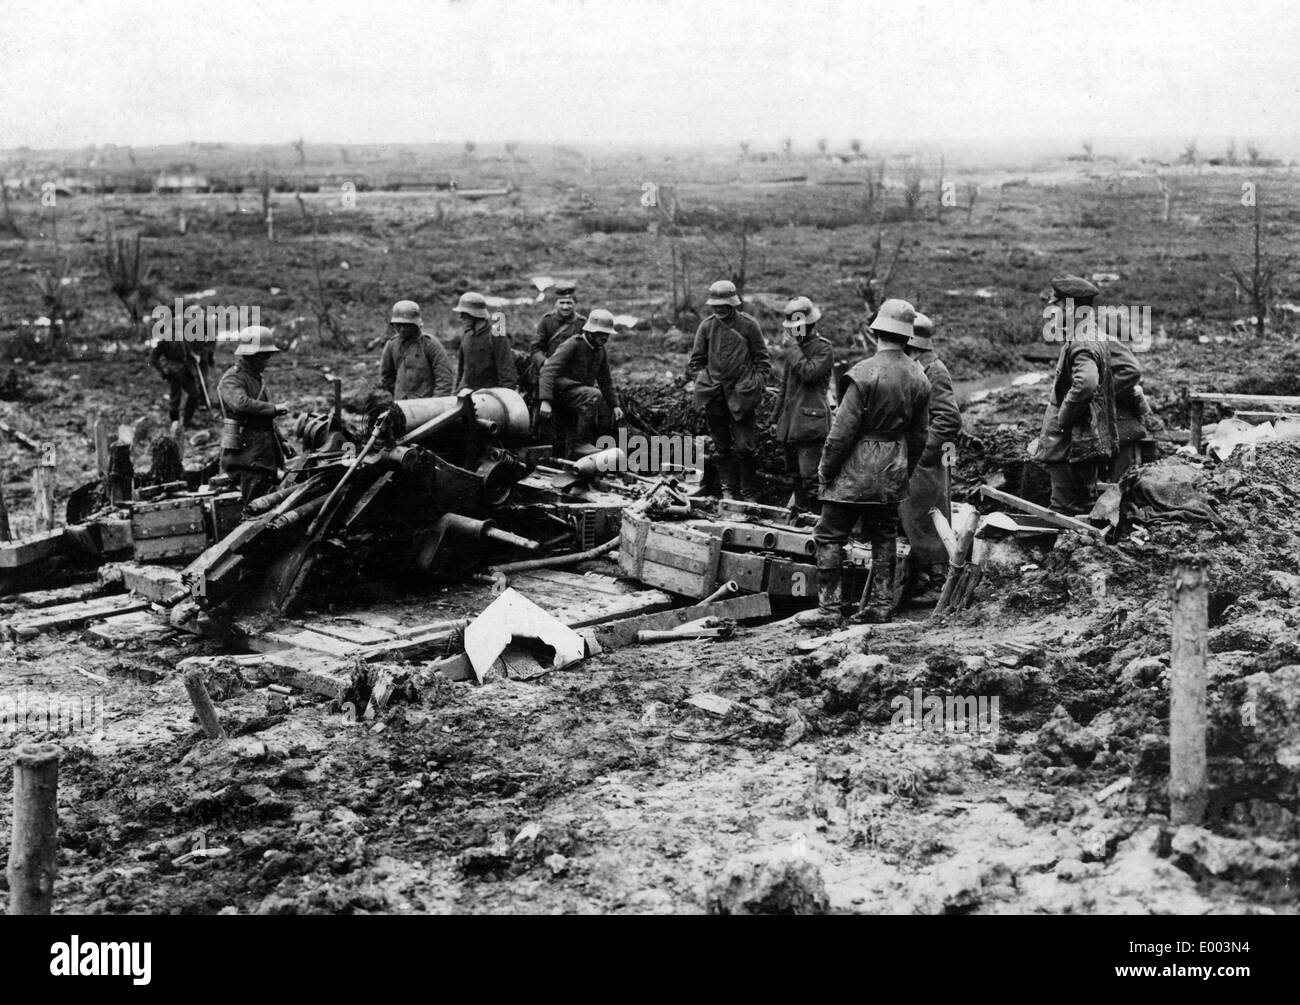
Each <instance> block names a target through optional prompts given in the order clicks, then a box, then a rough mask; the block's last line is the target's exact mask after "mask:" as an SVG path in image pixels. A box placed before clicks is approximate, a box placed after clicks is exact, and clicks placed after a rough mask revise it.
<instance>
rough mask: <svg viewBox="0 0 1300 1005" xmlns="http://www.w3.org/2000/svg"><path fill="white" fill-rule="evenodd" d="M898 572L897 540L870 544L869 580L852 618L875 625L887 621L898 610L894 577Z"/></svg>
mask: <svg viewBox="0 0 1300 1005" xmlns="http://www.w3.org/2000/svg"><path fill="white" fill-rule="evenodd" d="M897 573H898V542H897V541H894V540H892V539H891V540H889V541H886V542H885V543H884V544H875V543H873V544H872V545H871V582H870V583H869V585H868V593H867V595H866V596H865V597H863V598H862V609H861V610H860V611H859V612H858V614H857V615H855V616H854V618H853V620H854V621H858V622H861V623H863V624H869V625H876V624H881V623H883V622H886V621H889V620H891V619H892V618H893V617H894V612H895V611H896V610H898V601H897V599H896V594H895V592H894V590H895V583H894V579H895V577H896V576H897Z"/></svg>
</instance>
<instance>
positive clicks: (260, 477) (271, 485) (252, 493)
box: [230, 468, 276, 506]
mask: <svg viewBox="0 0 1300 1005" xmlns="http://www.w3.org/2000/svg"><path fill="white" fill-rule="evenodd" d="M230 474H232V475H238V477H239V501H240V502H241V503H243V504H244V505H245V506H247V505H248V504H249V503H250V502H251V501H252V500H254V499H257V498H259V497H260V496H264V495H266V494H267V493H268V492H273V491H274V490H275V484H276V483H275V475H274V474H272V473H271V472H269V471H263V470H262V469H260V468H242V469H240V470H239V471H231V472H230Z"/></svg>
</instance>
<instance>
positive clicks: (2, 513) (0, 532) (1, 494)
mask: <svg viewBox="0 0 1300 1005" xmlns="http://www.w3.org/2000/svg"><path fill="white" fill-rule="evenodd" d="M13 539H14V535H13V531H11V530H10V529H9V510H8V508H7V507H6V506H5V469H4V465H3V464H0V541H12V540H13Z"/></svg>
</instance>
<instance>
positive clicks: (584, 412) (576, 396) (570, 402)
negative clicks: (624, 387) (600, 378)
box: [555, 384, 605, 451]
mask: <svg viewBox="0 0 1300 1005" xmlns="http://www.w3.org/2000/svg"><path fill="white" fill-rule="evenodd" d="M604 403H605V396H604V395H603V394H601V392H600V388H598V387H590V386H587V385H582V384H579V385H577V386H575V387H568V388H565V389H564V390H563V391H561V392H560V393H559V394H558V395H557V397H556V399H555V408H556V411H557V412H558V413H559V414H558V415H557V416H556V419H557V421H558V424H559V426H560V428H561V429H562V430H563V431H564V436H565V439H566V441H569V442H567V443H566V444H565V446H566V449H568V450H569V451H572V449H573V445H574V444H577V443H590V444H593V445H594V444H595V442H596V431H597V428H598V423H599V420H600V409H601V406H602V405H604Z"/></svg>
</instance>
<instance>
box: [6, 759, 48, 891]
mask: <svg viewBox="0 0 1300 1005" xmlns="http://www.w3.org/2000/svg"><path fill="white" fill-rule="evenodd" d="M58 793H59V748H58V747H57V746H55V745H54V744H52V743H24V744H23V745H22V746H20V747H19V748H18V749H17V750H15V751H14V823H13V835H12V839H11V840H10V843H9V913H10V914H49V913H50V907H51V905H52V903H53V901H54V872H55V853H56V852H57V851H58V836H59V817H58Z"/></svg>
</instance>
